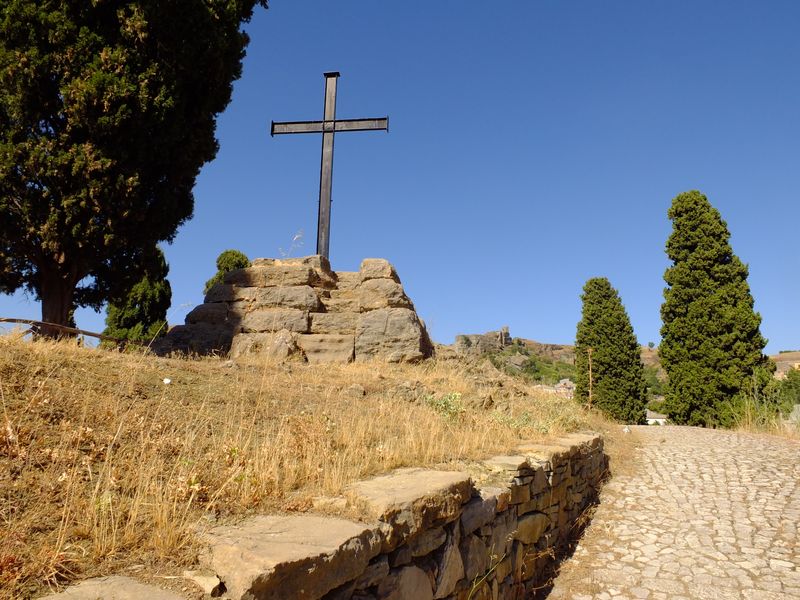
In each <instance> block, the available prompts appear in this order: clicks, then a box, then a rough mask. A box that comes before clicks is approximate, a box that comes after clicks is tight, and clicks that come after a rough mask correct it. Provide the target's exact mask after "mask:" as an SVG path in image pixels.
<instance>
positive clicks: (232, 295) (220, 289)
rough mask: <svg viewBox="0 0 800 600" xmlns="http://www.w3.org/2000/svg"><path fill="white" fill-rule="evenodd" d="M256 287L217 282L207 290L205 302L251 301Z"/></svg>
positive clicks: (253, 298)
mask: <svg viewBox="0 0 800 600" xmlns="http://www.w3.org/2000/svg"><path fill="white" fill-rule="evenodd" d="M257 289H258V288H256V287H239V286H237V285H230V284H227V283H218V284H216V285H214V286H213V287H212V288H211V289H210V290H208V293H207V294H206V297H205V302H206V303H211V302H237V301H245V302H252V301H253V300H255V297H256V290H257Z"/></svg>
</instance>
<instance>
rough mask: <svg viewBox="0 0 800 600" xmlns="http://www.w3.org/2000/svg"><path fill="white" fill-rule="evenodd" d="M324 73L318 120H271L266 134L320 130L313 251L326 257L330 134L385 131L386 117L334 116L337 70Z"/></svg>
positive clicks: (331, 168) (328, 217)
mask: <svg viewBox="0 0 800 600" xmlns="http://www.w3.org/2000/svg"><path fill="white" fill-rule="evenodd" d="M324 75H325V112H324V114H323V120H322V121H285V122H282V123H276V122H275V121H273V122H272V130H271V132H270V135H280V134H283V133H321V134H322V163H321V164H320V168H319V217H318V220H317V254H321V255H323V256H324V257H325V258H328V250H329V246H330V235H331V184H332V182H333V136H334V134H335V133H337V132H342V131H376V130H377V131H380V130H383V131H389V117H384V118H382V119H338V120H337V119H336V81H337V79H338V78H339V73H337V72H333V73H324Z"/></svg>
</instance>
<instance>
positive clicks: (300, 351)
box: [156, 256, 433, 362]
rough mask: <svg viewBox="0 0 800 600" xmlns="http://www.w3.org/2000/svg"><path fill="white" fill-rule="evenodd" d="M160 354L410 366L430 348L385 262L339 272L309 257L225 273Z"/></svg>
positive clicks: (269, 261)
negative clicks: (261, 355)
mask: <svg viewBox="0 0 800 600" xmlns="http://www.w3.org/2000/svg"><path fill="white" fill-rule="evenodd" d="M156 350H157V351H159V352H160V353H166V352H170V351H181V352H187V353H197V354H212V353H219V354H222V353H227V352H230V354H231V355H232V356H234V357H235V356H239V355H241V354H245V353H253V352H256V353H265V354H268V355H271V356H273V357H276V358H288V357H290V356H292V355H299V356H302V357H304V358H305V359H306V360H307V361H308V362H349V361H352V360H356V361H360V360H368V359H382V360H386V361H388V362H413V361H417V360H420V359H423V358H427V357H429V356H431V355H432V353H433V345H432V344H431V341H430V338H429V336H428V333H427V331H426V329H425V326H424V324H423V323H422V321H421V320H420V319H419V317H418V316H417V313H416V311H415V310H414V305H413V303H412V302H411V300H410V299H409V298H408V296H407V295H406V294H405V291H404V290H403V286H402V285H401V283H400V279H399V277H398V276H397V272H396V271H395V269H394V267H393V266H392V265H391V264H390V263H389V262H388V261H386V260H383V259H374V258H373V259H365V260H364V261H363V262H362V263H361V267H360V269H359V271H358V272H338V273H337V272H334V271H332V270H331V268H330V264H329V262H328V260H327V259H326V258H325V257H323V256H309V257H304V258H293V259H271V258H260V259H256V260H255V261H253V263H252V265H251V266H250V267H247V268H245V269H238V270H236V271H232V272H231V273H228V274H227V275H226V276H225V279H224V281H223V283H220V284H217V285H215V286H214V287H213V288H212V289H211V290H209V292H208V294H207V295H206V297H205V302H204V303H203V304H201V305H200V306H198V307H196V308H195V309H194V310H192V311H191V312H190V313H189V314H188V315H187V316H186V324H185V325H182V326H178V327H174V328H172V329H171V330H170V332H169V334H168V335H167V336H166V338H165V339H164V340H163V341H161V342H160V344H159V345H158V347H157V348H156Z"/></svg>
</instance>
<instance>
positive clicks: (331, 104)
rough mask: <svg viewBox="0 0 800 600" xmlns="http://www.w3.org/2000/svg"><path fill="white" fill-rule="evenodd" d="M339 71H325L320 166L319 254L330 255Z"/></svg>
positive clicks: (326, 256)
mask: <svg viewBox="0 0 800 600" xmlns="http://www.w3.org/2000/svg"><path fill="white" fill-rule="evenodd" d="M338 79H339V73H336V72H331V73H325V108H324V112H323V119H324V121H325V122H324V124H323V127H322V161H321V163H320V167H319V214H318V217H317V254H321V255H322V256H324V257H325V258H328V257H329V256H330V254H329V252H330V242H331V188H332V187H333V131H334V126H333V124H334V123H335V121H336V83H337V81H338Z"/></svg>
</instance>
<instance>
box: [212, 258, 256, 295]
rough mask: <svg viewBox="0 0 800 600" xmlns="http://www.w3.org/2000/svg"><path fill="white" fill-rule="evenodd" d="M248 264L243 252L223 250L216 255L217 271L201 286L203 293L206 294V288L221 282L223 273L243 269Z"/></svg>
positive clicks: (223, 276)
mask: <svg viewBox="0 0 800 600" xmlns="http://www.w3.org/2000/svg"><path fill="white" fill-rule="evenodd" d="M249 266H250V259H249V258H247V256H246V255H245V254H244V253H243V252H239V251H238V250H225V251H223V252H222V253H220V255H219V256H218V257H217V272H216V273H215V274H214V276H213V277H212V278H211V279H209V280H208V281H206V285H205V287H204V288H203V293H204V294H207V293H208V290H210V289H211V288H212V287H214V286H215V285H216V284H218V283H222V280H223V279H225V274H226V273H230V272H231V271H235V270H236V269H244V268H246V267H249Z"/></svg>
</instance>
